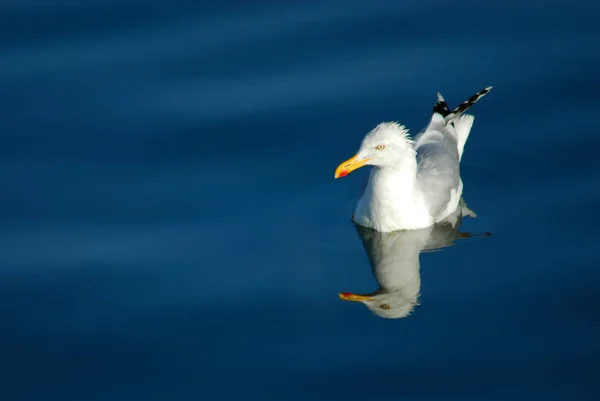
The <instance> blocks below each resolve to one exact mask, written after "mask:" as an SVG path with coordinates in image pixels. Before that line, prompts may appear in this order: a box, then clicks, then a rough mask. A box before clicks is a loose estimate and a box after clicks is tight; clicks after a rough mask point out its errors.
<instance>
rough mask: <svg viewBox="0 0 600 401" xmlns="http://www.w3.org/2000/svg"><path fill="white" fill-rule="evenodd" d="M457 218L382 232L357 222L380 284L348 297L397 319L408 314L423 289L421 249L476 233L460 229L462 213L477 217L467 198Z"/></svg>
mask: <svg viewBox="0 0 600 401" xmlns="http://www.w3.org/2000/svg"><path fill="white" fill-rule="evenodd" d="M461 203H462V205H463V207H462V208H459V210H460V214H459V213H457V214H456V216H455V217H454V219H450V221H449V222H448V223H445V224H443V225H438V226H431V227H427V228H423V229H420V230H408V231H395V232H388V233H383V232H379V231H375V230H373V229H370V228H365V227H361V226H359V225H356V224H355V225H354V226H355V228H356V230H357V232H358V235H359V237H360V239H361V240H362V243H363V246H364V248H365V251H366V252H367V256H368V258H369V262H370V264H371V269H372V271H373V274H374V276H375V279H376V280H377V283H378V284H379V289H378V290H377V291H375V292H372V293H370V294H354V293H350V292H342V293H340V294H339V297H340V298H341V299H343V300H345V301H357V302H362V303H363V304H365V305H366V306H367V308H369V309H370V310H371V311H372V312H373V313H375V314H376V315H377V316H380V317H383V318H390V319H397V318H402V317H406V316H408V315H409V314H410V313H411V312H412V310H413V309H414V307H415V306H416V305H417V304H418V299H419V293H420V289H421V275H420V272H419V269H420V263H419V255H420V254H421V252H428V251H434V250H439V249H441V248H445V247H448V246H451V245H453V244H454V242H455V241H456V240H457V239H459V238H469V237H474V236H477V235H483V236H488V235H490V234H489V233H483V234H477V235H473V234H470V233H461V232H459V231H458V229H459V227H460V224H461V222H462V217H463V215H469V216H472V217H475V213H473V212H472V211H471V210H469V209H468V208H467V207H466V205H464V202H461Z"/></svg>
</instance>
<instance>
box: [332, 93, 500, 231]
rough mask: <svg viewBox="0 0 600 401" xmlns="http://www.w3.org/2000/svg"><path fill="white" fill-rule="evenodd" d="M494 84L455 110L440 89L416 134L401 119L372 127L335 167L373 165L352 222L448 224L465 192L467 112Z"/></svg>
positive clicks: (382, 226) (409, 226)
mask: <svg viewBox="0 0 600 401" xmlns="http://www.w3.org/2000/svg"><path fill="white" fill-rule="evenodd" d="M491 89H492V87H491V86H489V87H487V88H485V89H483V90H482V91H479V92H477V93H476V94H474V95H473V96H471V97H470V98H469V99H467V100H465V101H464V102H462V103H461V104H460V105H459V106H458V107H456V108H455V109H454V110H452V111H450V109H449V108H448V105H447V103H446V101H445V100H444V98H443V97H442V95H441V94H440V93H438V94H437V102H436V104H435V106H434V107H433V115H432V117H431V120H430V122H429V125H428V126H427V127H426V128H425V129H424V130H422V131H421V132H420V133H419V134H418V135H417V136H416V137H415V138H414V139H411V138H410V136H409V134H408V129H406V127H405V126H403V125H400V124H398V123H397V122H384V123H381V124H379V125H377V126H376V127H375V128H374V129H373V130H371V131H370V132H369V133H368V134H367V135H366V136H365V138H364V139H363V141H362V143H361V146H360V148H359V150H358V152H357V153H356V155H355V156H353V157H351V158H350V159H348V160H346V161H345V162H343V163H341V164H340V165H339V166H338V167H337V169H336V170H335V176H334V177H335V178H336V179H338V178H341V177H345V176H347V175H348V174H350V173H351V172H352V171H354V170H356V169H358V168H361V167H363V166H367V165H370V166H373V168H372V169H371V173H370V176H369V181H368V183H367V186H366V188H365V190H364V192H363V194H362V197H361V198H360V199H359V201H358V203H357V205H356V208H355V210H354V213H353V214H352V221H353V222H354V223H356V224H358V225H360V226H362V227H366V228H372V229H374V230H377V231H380V232H392V231H398V230H418V229H422V228H426V227H430V226H432V225H434V224H437V223H444V222H445V221H446V220H447V218H448V217H449V216H450V215H451V214H453V213H454V212H455V211H456V210H458V209H459V208H460V200H461V197H462V192H463V183H462V179H461V178H460V160H461V158H462V154H463V150H464V147H465V143H466V141H467V138H468V137H469V133H470V132H471V127H472V126H473V121H474V119H475V117H474V116H472V115H470V114H463V113H464V112H465V111H466V110H468V109H469V108H470V107H471V106H473V105H474V104H475V103H476V102H477V101H478V100H479V99H481V98H482V97H483V96H485V95H486V94H487V93H488V92H489V91H490V90H491Z"/></svg>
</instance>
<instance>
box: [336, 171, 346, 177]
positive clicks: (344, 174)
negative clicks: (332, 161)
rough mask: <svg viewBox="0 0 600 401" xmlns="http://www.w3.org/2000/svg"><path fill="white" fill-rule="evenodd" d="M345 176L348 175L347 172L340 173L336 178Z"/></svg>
mask: <svg viewBox="0 0 600 401" xmlns="http://www.w3.org/2000/svg"><path fill="white" fill-rule="evenodd" d="M347 175H348V170H343V171H340V174H339V175H338V177H345V176H347Z"/></svg>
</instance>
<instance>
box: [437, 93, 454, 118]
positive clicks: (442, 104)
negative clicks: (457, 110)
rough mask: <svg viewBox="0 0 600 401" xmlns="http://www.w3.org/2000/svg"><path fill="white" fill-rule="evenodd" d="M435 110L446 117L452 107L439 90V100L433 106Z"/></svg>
mask: <svg viewBox="0 0 600 401" xmlns="http://www.w3.org/2000/svg"><path fill="white" fill-rule="evenodd" d="M433 112H434V113H438V114H441V115H442V117H446V116H447V115H448V114H450V109H449V108H448V104H447V103H446V101H445V100H444V98H443V96H442V94H441V93H439V92H438V93H437V102H436V103H435V105H434V106H433Z"/></svg>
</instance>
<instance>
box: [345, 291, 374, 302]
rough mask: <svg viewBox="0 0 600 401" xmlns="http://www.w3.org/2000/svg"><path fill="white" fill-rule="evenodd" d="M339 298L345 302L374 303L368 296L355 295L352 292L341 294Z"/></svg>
mask: <svg viewBox="0 0 600 401" xmlns="http://www.w3.org/2000/svg"><path fill="white" fill-rule="evenodd" d="M338 296H339V297H340V299H343V300H344V301H372V300H373V298H371V297H369V296H367V295H358V294H353V293H351V292H340V293H339V294H338Z"/></svg>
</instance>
